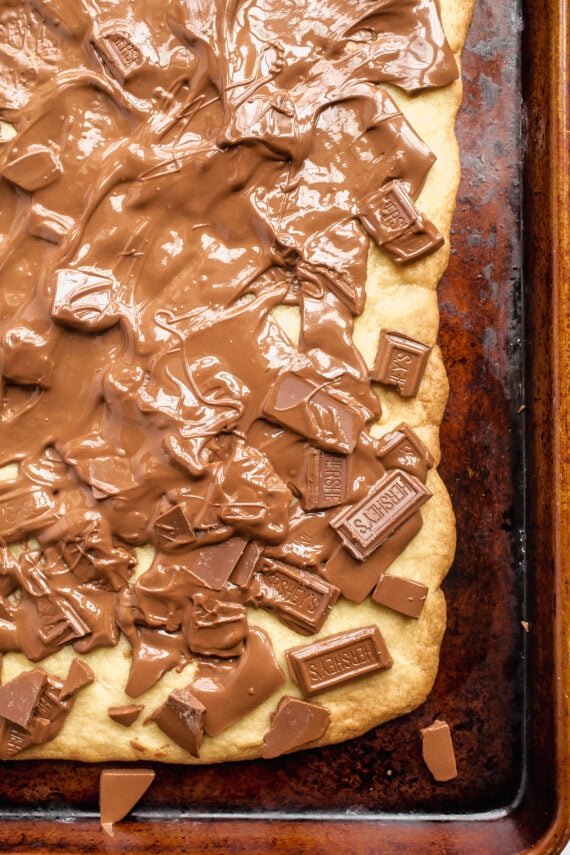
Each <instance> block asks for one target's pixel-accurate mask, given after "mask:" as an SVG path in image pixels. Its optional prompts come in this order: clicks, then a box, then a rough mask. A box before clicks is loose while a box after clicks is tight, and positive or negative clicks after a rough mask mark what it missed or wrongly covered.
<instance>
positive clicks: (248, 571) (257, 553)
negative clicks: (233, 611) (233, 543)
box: [229, 540, 263, 590]
mask: <svg viewBox="0 0 570 855" xmlns="http://www.w3.org/2000/svg"><path fill="white" fill-rule="evenodd" d="M262 555H263V550H262V548H261V547H260V546H259V544H258V543H256V542H255V540H251V541H250V542H249V543H248V544H247V546H246V548H245V549H244V551H243V553H242V555H241V557H240V559H239V561H238V563H237V564H236V566H235V567H234V569H233V570H232V575H231V576H230V578H229V581H230V582H231V584H232V585H236V586H237V587H238V588H243V589H246V590H247V588H249V586H250V585H251V580H252V579H253V574H254V573H255V571H256V569H257V567H258V564H259V562H260V561H261V556H262Z"/></svg>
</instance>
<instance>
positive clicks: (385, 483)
mask: <svg viewBox="0 0 570 855" xmlns="http://www.w3.org/2000/svg"><path fill="white" fill-rule="evenodd" d="M430 497H431V493H430V491H429V490H428V489H427V487H425V486H424V485H423V484H422V482H421V481H419V480H418V479H417V478H415V477H414V476H413V475H409V474H408V473H407V472H402V471H400V470H399V469H395V470H392V471H391V472H387V473H386V475H384V477H383V478H381V479H380V481H378V482H377V483H376V484H375V485H374V487H372V489H371V490H370V492H369V493H368V496H366V498H365V499H363V500H362V501H361V502H359V503H358V504H357V505H354V506H353V507H350V508H345V509H343V510H342V511H340V512H339V513H338V514H336V516H334V517H333V518H332V519H331V520H330V525H331V526H332V527H333V528H334V529H335V530H336V531H337V533H338V535H339V537H340V538H341V540H342V541H343V543H344V545H345V546H346V548H347V549H348V551H349V552H350V553H351V554H352V555H354V557H355V558H358V559H360V560H361V561H363V560H364V559H365V558H368V556H369V555H371V554H372V552H374V550H375V549H377V548H378V547H379V546H380V545H381V544H382V543H384V541H385V540H387V539H388V538H389V537H390V535H392V534H393V533H394V532H395V531H396V530H397V529H398V527H399V526H401V525H402V523H403V522H405V521H406V520H407V519H409V518H410V517H411V516H412V514H414V513H415V512H416V511H417V510H418V509H419V508H420V507H421V506H422V505H423V504H424V503H425V502H427V500H428V499H429V498H430Z"/></svg>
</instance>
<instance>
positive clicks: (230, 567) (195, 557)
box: [186, 537, 247, 591]
mask: <svg viewBox="0 0 570 855" xmlns="http://www.w3.org/2000/svg"><path fill="white" fill-rule="evenodd" d="M246 546H247V540H246V539H245V538H243V537H230V539H229V540H224V541H223V542H222V543H212V544H210V545H208V546H202V547H200V549H197V550H196V551H194V552H191V553H190V554H189V555H188V556H187V560H186V567H187V569H188V570H190V572H191V573H193V574H194V576H195V577H196V578H197V579H198V580H199V581H200V582H201V583H202V584H203V585H205V586H206V587H207V588H211V589H212V590H213V591H220V590H221V589H222V588H223V587H224V585H225V584H226V582H227V581H228V580H229V578H230V577H231V575H232V573H233V571H234V569H235V567H236V565H237V563H238V561H239V560H240V558H241V556H242V555H243V552H244V550H245V548H246Z"/></svg>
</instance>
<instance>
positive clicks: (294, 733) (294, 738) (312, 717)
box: [261, 696, 331, 759]
mask: <svg viewBox="0 0 570 855" xmlns="http://www.w3.org/2000/svg"><path fill="white" fill-rule="evenodd" d="M330 720H331V714H330V712H329V710H328V709H327V708H326V707H323V706H321V705H320V704H314V703H310V702H309V701H304V700H302V699H301V698H291V697H289V696H286V697H284V698H281V700H280V701H279V706H278V707H277V710H276V711H275V713H274V714H273V717H272V719H271V727H270V729H269V730H268V731H267V733H266V734H265V735H264V737H263V748H262V749H261V756H262V757H265V758H266V759H269V758H270V757H279V756H280V755H281V754H285V753H286V752H287V751H294V750H295V749H296V748H300V747H301V746H303V745H306V744H307V743H309V742H314V741H315V740H316V739H320V738H321V736H323V735H324V733H325V732H326V729H327V728H328V726H329V724H330Z"/></svg>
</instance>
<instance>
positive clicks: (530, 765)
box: [0, 0, 568, 855]
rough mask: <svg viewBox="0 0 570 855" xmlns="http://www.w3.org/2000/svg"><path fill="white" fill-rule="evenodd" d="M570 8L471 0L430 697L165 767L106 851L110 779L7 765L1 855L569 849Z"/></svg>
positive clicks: (0, 813)
mask: <svg viewBox="0 0 570 855" xmlns="http://www.w3.org/2000/svg"><path fill="white" fill-rule="evenodd" d="M564 6H565V3H564V2H563V0H562V2H554V0H551V2H549V3H546V4H544V3H541V4H539V3H538V2H532V3H528V4H527V5H526V6H525V7H524V9H521V8H520V7H519V6H518V5H517V3H514V2H506V1H505V2H504V3H502V4H497V3H496V2H493V0H479V2H478V6H477V9H476V12H475V19H474V22H473V25H472V28H471V31H470V34H469V38H468V43H467V46H466V50H465V54H464V68H463V76H464V82H465V98H464V107H463V109H462V111H461V114H460V119H459V124H458V135H459V139H460V143H461V146H462V150H463V156H462V162H463V178H462V184H461V188H460V191H459V196H458V206H457V212H456V216H455V225H454V235H453V236H452V242H453V245H454V250H453V254H452V258H451V262H450V265H449V269H448V272H447V274H446V276H445V279H444V281H443V282H442V284H441V286H440V289H439V296H440V304H441V312H442V341H441V343H442V348H443V351H444V359H445V361H446V365H447V368H448V371H449V374H450V377H451V383H452V394H451V397H450V402H449V406H448V410H447V416H446V420H445V423H444V426H443V431H442V440H443V448H444V462H443V464H442V467H441V473H442V475H443V477H444V480H445V481H446V483H447V486H448V488H449V490H450V493H451V495H452V499H453V501H454V506H455V509H456V513H457V517H458V550H457V556H456V560H455V563H454V566H453V569H452V571H451V572H450V574H449V576H448V578H447V580H446V583H445V592H446V595H447V598H448V604H449V622H448V630H447V633H446V637H445V641H444V645H443V649H442V660H441V661H442V667H441V670H440V673H439V676H438V679H437V682H436V685H435V688H434V691H433V693H432V695H431V696H430V698H429V700H428V701H427V702H426V704H424V705H423V706H422V707H421V708H420V709H419V710H416V711H415V712H414V713H412V714H411V715H409V716H406V717H405V718H403V719H398V720H396V721H394V722H390V723H388V724H386V725H384V726H382V727H381V728H379V729H377V730H375V731H373V732H371V733H370V734H368V735H366V736H365V737H362V738H361V739H358V740H354V741H353V742H351V743H348V744H344V745H341V746H333V747H329V748H325V749H320V750H319V751H307V752H302V753H299V754H295V755H292V756H289V757H284V758H279V759H277V760H275V761H270V762H267V761H256V762H251V763H236V764H229V765H226V766H223V767H209V768H195V767H194V768H180V767H164V766H161V765H157V766H156V770H157V780H156V782H155V784H154V785H153V787H152V789H151V790H150V791H149V792H148V794H147V796H145V798H144V799H143V801H142V802H141V803H140V805H139V806H138V808H137V809H136V811H135V813H134V814H133V815H132V816H131V818H130V819H129V820H126V821H124V822H123V823H121V824H120V825H118V826H117V828H116V837H115V838H114V839H110V838H108V837H106V836H105V835H104V834H103V833H102V832H101V831H100V829H99V826H98V812H97V791H98V777H99V773H100V768H101V767H99V766H96V765H89V764H72V763H65V762H60V763H53V762H49V763H48V762H41V763H38V762H34V763H31V762H28V763H26V762H24V763H6V764H3V768H4V774H3V775H2V777H1V779H0V820H1V822H2V825H1V832H0V840H1V841H2V842H1V844H0V845H1V848H2V849H3V851H9V852H14V853H15V852H28V851H30V849H32V848H33V849H34V851H40V852H41V851H46V852H47V851H50V852H51V851H56V850H57V851H63V852H77V851H82V852H99V851H120V852H139V851H141V852H142V851H143V850H145V849H147V848H149V847H151V846H153V847H155V848H156V849H158V850H159V851H166V850H167V849H169V850H172V851H192V852H196V853H197V852H206V851H207V852H224V853H230V852H232V853H233V852H248V853H255V852H259V853H261V852H269V851H272V850H273V851H275V850H278V851H283V852H288V853H293V852H303V853H312V852H315V853H316V852H327V853H330V852H335V853H342V852H347V853H348V852H350V853H365V852H378V851H382V852H403V851H410V852H414V851H415V852H418V851H421V852H426V853H428V852H432V851H433V852H442V851H445V852H461V853H469V852H485V853H489V855H491V853H503V852H504V853H507V852H509V853H511V852H512V853H515V852H523V851H528V850H529V848H530V847H535V849H536V851H541V852H554V851H557V850H558V848H559V845H560V846H561V844H562V840H563V838H564V837H565V833H566V825H567V823H568V812H567V798H568V784H567V778H566V768H567V767H566V766H565V760H566V758H567V745H566V739H567V737H566V735H565V734H566V732H565V730H564V729H563V724H562V715H563V713H564V708H563V705H562V691H561V689H562V688H563V686H564V685H566V681H567V679H568V675H567V664H566V652H565V650H563V647H562V644H563V642H564V639H565V636H564V634H563V633H564V632H565V625H566V622H565V619H564V610H565V606H564V605H563V598H562V588H563V586H564V585H565V584H566V582H565V578H564V577H563V575H562V573H563V570H562V567H561V560H560V550H561V538H560V517H559V516H558V515H557V514H558V513H559V510H558V511H557V501H556V499H557V497H556V489H555V488H556V485H557V484H559V483H560V478H559V477H558V476H559V475H560V472H559V470H558V469H556V465H557V464H556V460H557V459H558V461H560V457H558V458H556V455H555V454H554V452H555V451H556V444H557V443H558V444H559V443H560V435H559V433H558V432H557V431H558V428H557V423H555V422H554V421H553V418H552V412H553V409H552V406H551V403H550V402H551V401H552V394H553V392H554V393H555V392H556V389H557V388H558V387H557V383H558V382H559V379H557V377H558V375H557V373H556V370H555V366H553V364H552V354H553V353H555V354H556V353H558V351H557V350H555V351H553V350H552V340H550V337H549V336H548V335H547V331H548V330H551V329H552V328H553V325H555V324H556V323H557V319H559V314H558V310H557V305H558V304H557V291H556V287H554V290H552V288H553V286H556V285H557V279H556V274H557V271H558V268H557V267H556V265H557V264H559V263H560V259H559V257H558V256H557V257H556V258H554V253H553V252H552V242H551V241H552V229H553V219H552V217H553V208H552V207H551V206H553V205H554V204H555V200H554V198H553V195H552V192H551V191H552V183H551V178H552V170H553V169H555V167H556V163H554V162H553V161H552V160H550V153H551V151H552V149H551V143H552V141H553V140H554V138H555V135H556V128H558V125H557V124H556V123H557V122H560V121H562V122H564V121H565V118H564V117H561V111H562V106H561V105H559V109H558V111H556V109H554V108H553V98H554V99H555V100H556V95H555V92H554V89H552V88H551V89H549V88H548V86H549V84H551V86H552V87H555V86H556V85H559V81H560V69H559V68H557V65H556V64H557V57H558V52H557V51H559V50H560V44H561V42H560V37H561V34H562V33H563V31H564V23H565V22H564V20H563V16H562V17H561V13H562V12H563V11H564ZM523 21H524V24H525V33H524V35H523V39H524V52H523V54H522V56H523V57H524V62H523V61H522V60H521V49H520V42H521V30H522V24H523ZM556 38H558V39H559V41H558V42H556ZM530 48H532V50H530ZM521 69H522V71H521ZM523 80H524V81H525V82H524V85H523ZM523 96H524V97H525V99H526V104H525V105H524V106H523V103H522V98H523ZM556 103H557V104H558V102H556ZM545 111H546V112H545ZM526 115H528V116H529V126H530V127H531V131H530V133H529V135H528V137H527V136H525V131H524V127H523V120H524V118H525V116H526ZM533 119H534V123H533V122H532V120H533ZM539 123H540V128H538V124H539ZM523 139H524V140H525V142H526V143H527V144H528V147H529V152H530V154H529V159H528V164H529V165H528V170H529V172H528V175H529V176H530V179H529V181H528V182H527V190H526V197H525V200H524V210H525V212H526V216H527V217H529V218H530V219H528V221H527V231H526V232H525V236H524V245H523V244H521V217H522V211H523V194H522V184H521V181H522V169H523ZM474 141H475V143H476V145H475V146H474ZM559 168H560V166H559ZM531 185H532V186H531ZM529 188H530V189H529ZM538 190H542V194H541V195H539V194H538ZM532 215H534V216H532ZM539 215H540V216H539ZM523 262H524V263H525V265H526V266H525V289H524V291H525V294H524V297H525V299H524V300H523V287H522V282H523V277H522V270H523ZM546 289H548V291H546ZM523 309H524V311H523ZM525 319H526V320H525ZM529 341H530V347H529V349H528V351H525V342H527V343H528V342H529ZM557 346H560V342H558V345H557ZM525 352H526V354H527V361H526V364H527V366H528V376H527V378H526V379H525V373H524V366H525V358H524V357H525ZM562 439H563V440H564V437H562ZM525 440H526V441H525ZM557 478H558V481H557ZM549 488H550V489H549ZM539 495H540V496H541V502H537V501H536V497H537V496H539ZM558 508H559V504H558ZM557 533H558V534H557ZM556 607H557V608H556ZM522 622H528V633H527V632H526V631H525V626H524V625H523V623H522ZM437 716H439V717H444V718H445V719H446V720H447V721H448V722H449V723H450V725H451V726H452V728H453V733H454V740H455V746H456V752H457V758H458V767H459V775H458V777H457V779H455V780H454V781H451V782H447V783H445V784H441V783H437V782H434V781H432V780H431V778H430V776H429V774H428V773H427V771H426V769H425V767H424V765H423V762H422V760H421V742H420V738H419V731H418V728H419V727H421V726H425V725H426V724H429V723H431V722H432V721H433V719H434V718H435V717H437Z"/></svg>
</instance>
